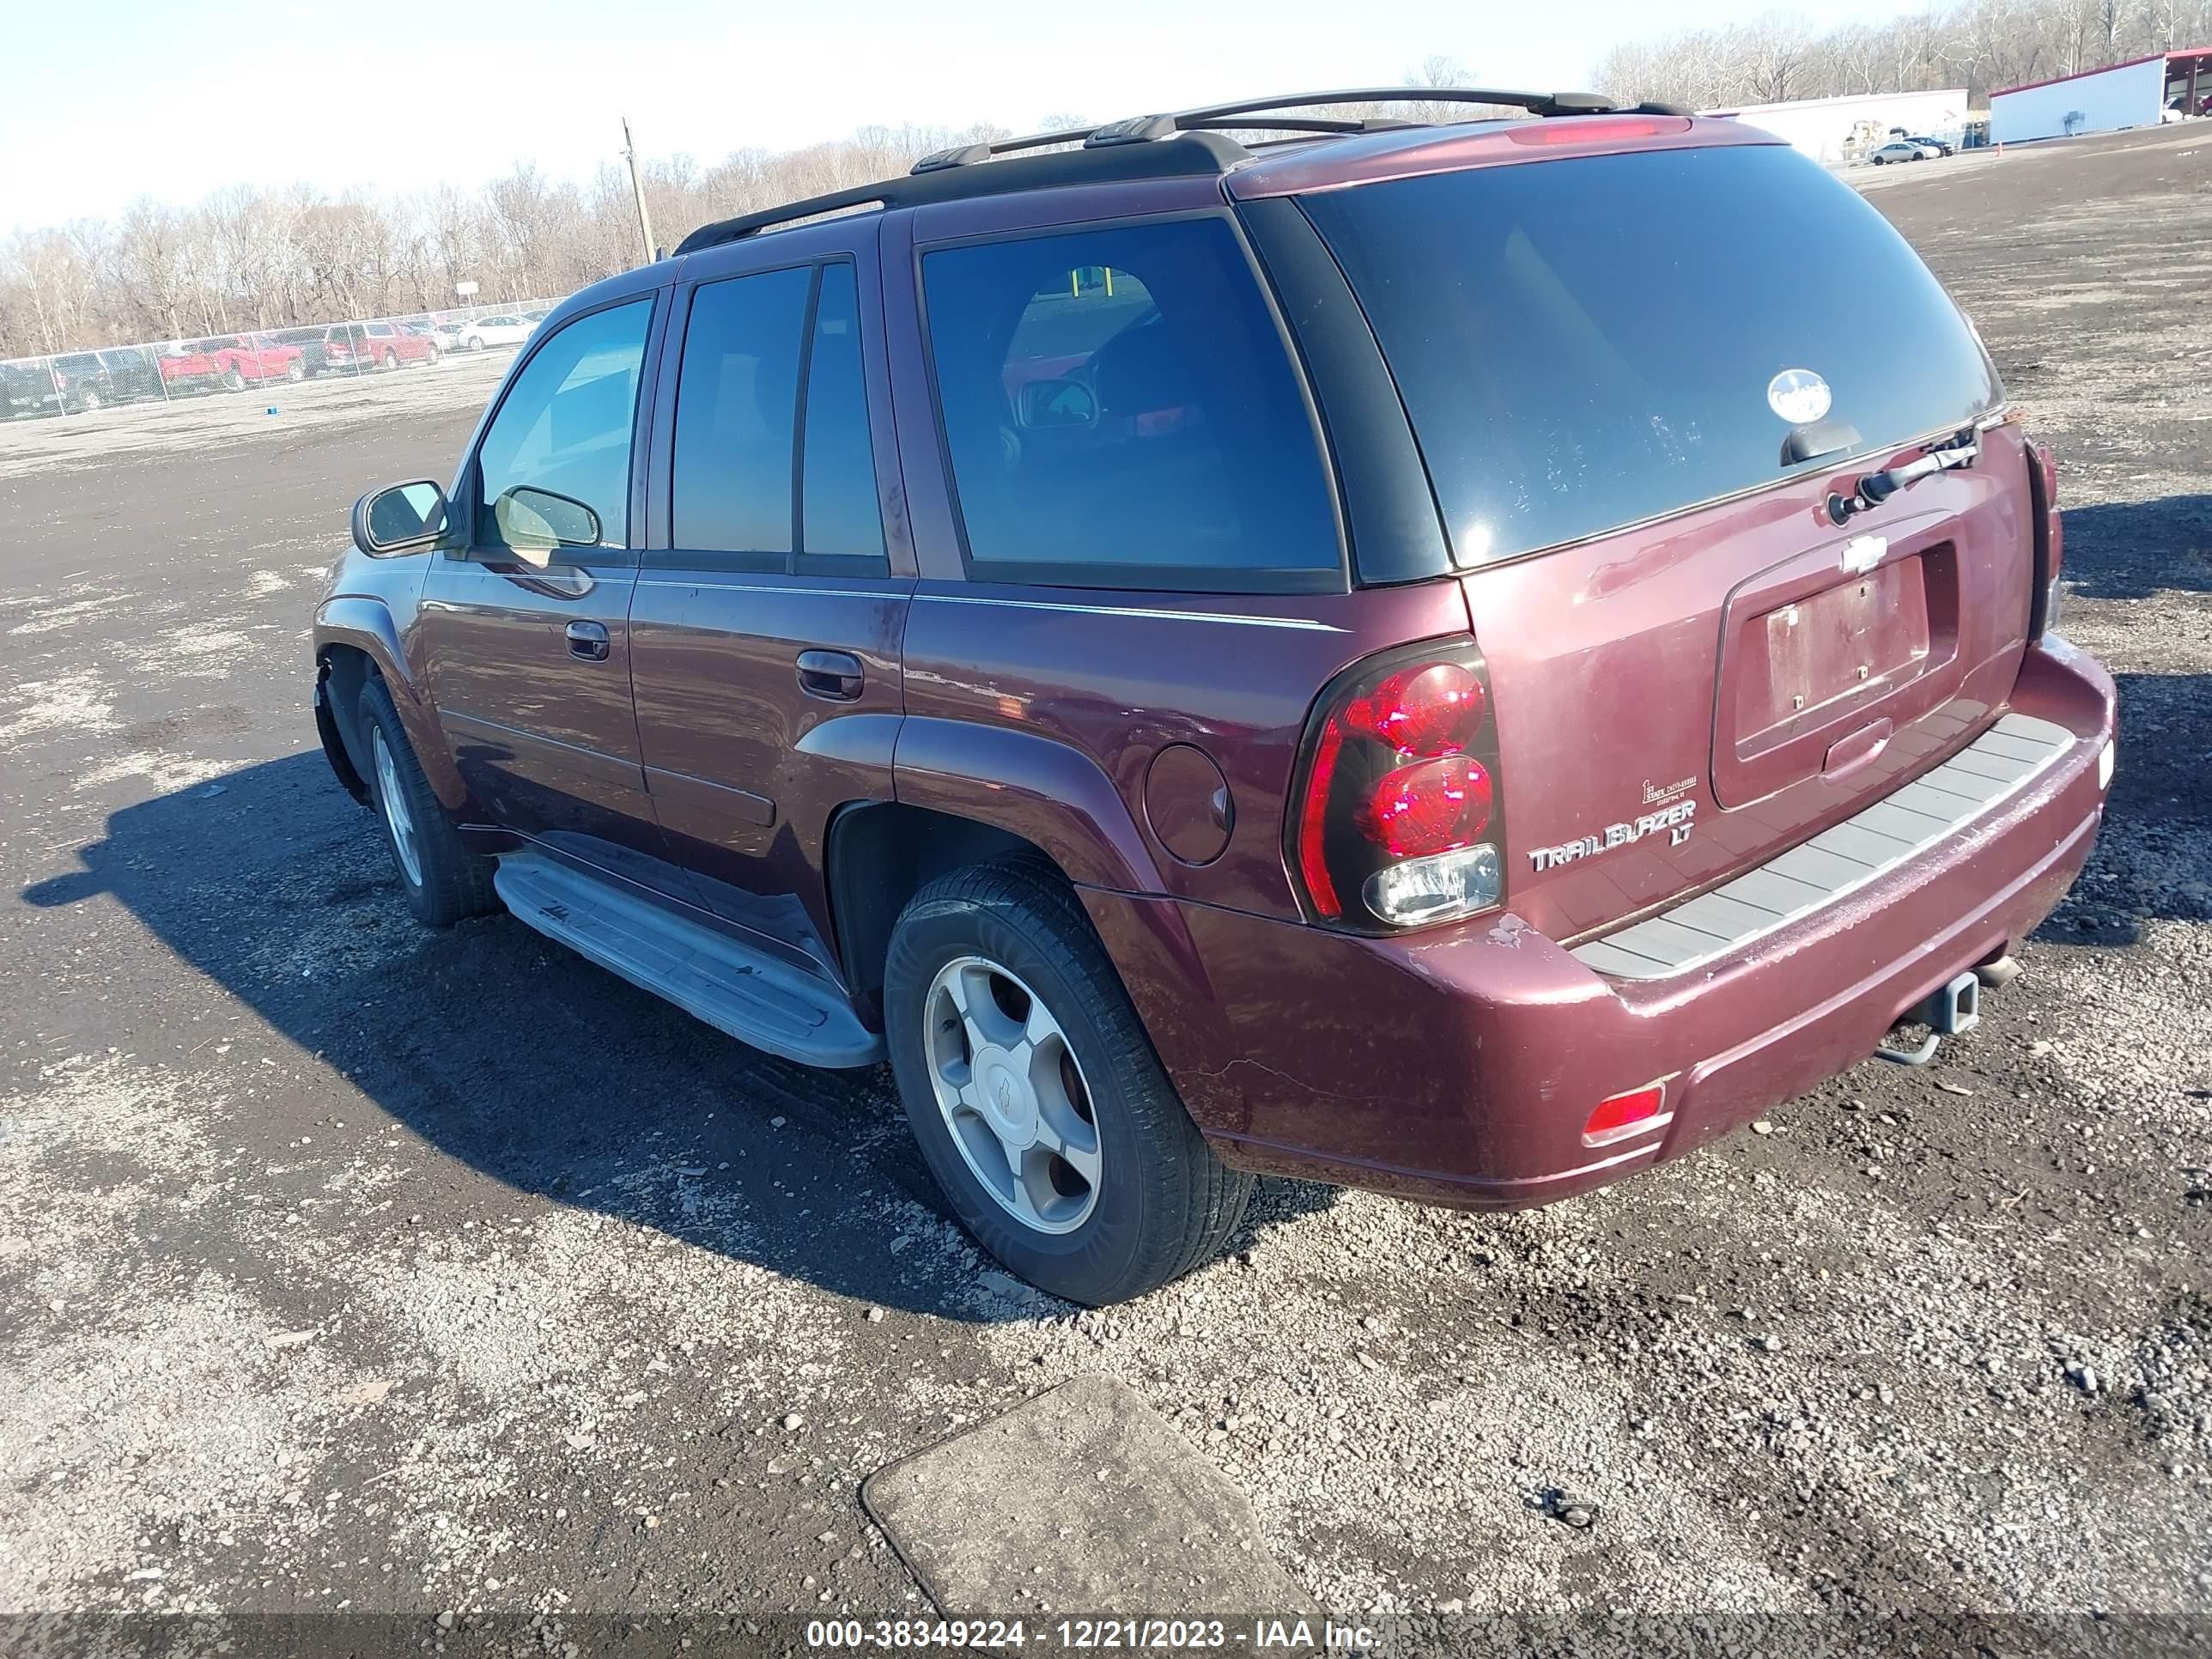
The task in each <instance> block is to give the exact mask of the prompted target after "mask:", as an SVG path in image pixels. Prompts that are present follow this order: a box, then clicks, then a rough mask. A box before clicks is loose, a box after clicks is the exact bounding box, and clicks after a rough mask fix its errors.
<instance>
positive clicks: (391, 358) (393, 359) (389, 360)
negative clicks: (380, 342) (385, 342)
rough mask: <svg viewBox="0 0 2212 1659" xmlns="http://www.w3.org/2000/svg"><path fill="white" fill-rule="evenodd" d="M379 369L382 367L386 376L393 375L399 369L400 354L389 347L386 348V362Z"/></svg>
mask: <svg viewBox="0 0 2212 1659" xmlns="http://www.w3.org/2000/svg"><path fill="white" fill-rule="evenodd" d="M379 367H380V368H382V369H383V370H384V372H385V373H386V374H391V373H392V370H393V369H395V368H398V367H399V354H398V352H396V351H394V350H392V349H391V348H390V347H389V346H387V347H386V348H385V352H384V360H383V362H381V363H380V365H379Z"/></svg>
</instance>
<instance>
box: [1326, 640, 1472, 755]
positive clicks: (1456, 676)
mask: <svg viewBox="0 0 2212 1659" xmlns="http://www.w3.org/2000/svg"><path fill="white" fill-rule="evenodd" d="M1488 701H1489V700H1488V699H1487V698H1486V697H1485V696H1483V694H1482V682H1481V681H1480V680H1478V679H1477V678H1475V677H1474V674H1472V673H1471V672H1469V671H1468V670H1467V669H1465V668H1463V667H1462V666H1461V665H1459V664H1458V663H1455V662H1431V663H1423V664H1420V665H1418V666H1416V667H1413V668H1401V669H1400V670H1399V671H1397V672H1396V673H1395V674H1393V675H1391V676H1390V677H1389V678H1388V679H1386V680H1384V681H1383V683H1382V684H1380V685H1378V686H1376V688H1375V690H1373V692H1371V693H1370V695H1368V696H1364V697H1356V698H1354V699H1353V700H1352V702H1350V703H1349V704H1347V705H1346V708H1345V711H1344V723H1345V725H1346V726H1348V727H1350V728H1351V729H1352V731H1354V732H1363V733H1364V734H1365V735H1367V736H1368V737H1370V738H1376V740H1377V741H1378V742H1382V743H1387V744H1389V745H1390V746H1391V747H1392V748H1393V749H1395V750H1398V751H1399V753H1401V754H1405V755H1451V754H1457V753H1458V752H1460V751H1461V750H1464V749H1465V748H1466V747H1467V745H1468V742H1469V740H1470V739H1472V738H1474V734H1475V732H1476V730H1477V729H1478V728H1479V727H1480V726H1481V725H1482V715H1483V711H1484V709H1485V708H1486V707H1487V706H1488Z"/></svg>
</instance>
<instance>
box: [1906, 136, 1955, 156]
mask: <svg viewBox="0 0 2212 1659" xmlns="http://www.w3.org/2000/svg"><path fill="white" fill-rule="evenodd" d="M1905 143H1908V144H1917V145H1919V146H1920V147H1921V149H1924V150H1929V151H1930V152H1932V153H1933V154H1935V155H1950V154H1951V153H1952V147H1951V146H1950V145H1949V144H1948V143H1945V142H1944V141H1943V140H1942V139H1941V138H1923V137H1921V136H1920V135H1919V134H1918V133H1913V132H1908V133H1906V134H1905Z"/></svg>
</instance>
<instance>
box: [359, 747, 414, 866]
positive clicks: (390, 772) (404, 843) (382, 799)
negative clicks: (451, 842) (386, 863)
mask: <svg viewBox="0 0 2212 1659" xmlns="http://www.w3.org/2000/svg"><path fill="white" fill-rule="evenodd" d="M370 733H371V735H370V738H369V744H370V747H371V748H372V749H374V750H375V756H374V759H375V763H376V799H377V802H378V804H379V805H381V806H382V807H383V808H384V822H385V823H386V826H387V827H388V828H389V829H391V831H392V851H393V852H395V853H396V854H398V857H399V867H400V869H401V870H403V871H404V872H406V876H407V879H408V880H409V881H410V883H412V884H414V885H416V886H417V887H420V886H421V885H422V849H421V848H418V847H417V846H416V844H415V818H414V815H413V814H412V813H410V812H409V811H408V810H407V799H406V797H405V796H404V795H402V794H401V793H399V769H398V767H397V766H395V765H393V764H392V745H391V744H387V743H386V742H385V740H384V729H383V728H382V727H381V726H372V727H370Z"/></svg>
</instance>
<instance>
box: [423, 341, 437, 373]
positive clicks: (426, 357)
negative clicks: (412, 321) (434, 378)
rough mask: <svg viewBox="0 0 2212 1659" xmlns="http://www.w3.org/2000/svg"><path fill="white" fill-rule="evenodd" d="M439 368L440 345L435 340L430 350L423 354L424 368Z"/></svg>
mask: <svg viewBox="0 0 2212 1659" xmlns="http://www.w3.org/2000/svg"><path fill="white" fill-rule="evenodd" d="M437 366H438V343H437V342H436V341H435V340H433V341H431V342H430V349H429V350H428V351H426V352H424V353H423V354H422V367H423V368H437Z"/></svg>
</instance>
